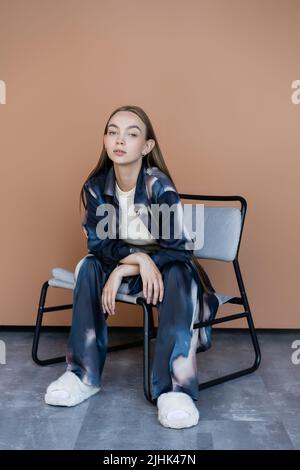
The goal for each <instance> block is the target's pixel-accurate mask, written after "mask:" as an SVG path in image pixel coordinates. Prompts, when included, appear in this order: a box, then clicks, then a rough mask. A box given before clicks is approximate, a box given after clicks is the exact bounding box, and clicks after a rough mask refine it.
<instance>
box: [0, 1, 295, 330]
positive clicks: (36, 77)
mask: <svg viewBox="0 0 300 470" xmlns="http://www.w3.org/2000/svg"><path fill="white" fill-rule="evenodd" d="M299 14H300V3H299V1H297V0H295V1H284V0H281V1H279V0H270V1H264V0H257V1H251V2H250V1H232V0H219V1H211V0H208V1H202V0H193V1H192V0H186V1H184V2H183V1H176V0H163V1H162V0H151V1H150V2H149V1H144V0H142V1H141V0H135V1H132V0H127V1H121V0H119V1H109V2H106V1H102V0H88V1H84V0H55V1H53V0H45V1H43V2H41V1H40V0H26V1H23V0H19V1H16V0H0V79H1V80H4V81H5V83H6V86H7V97H6V104H5V105H0V132H1V136H0V151H1V193H2V194H1V196H2V197H1V201H2V206H1V207H2V209H1V214H2V230H1V249H2V250H1V319H0V323H1V324H4V325H32V324H33V323H34V321H35V317H36V308H37V302H38V298H39V292H40V287H41V284H42V282H43V281H45V280H46V279H48V278H49V275H50V270H51V268H52V267H54V266H63V267H65V268H67V269H70V270H72V269H74V267H75V265H76V263H77V262H78V261H79V259H80V258H82V257H83V256H84V255H85V254H86V241H85V238H84V234H83V232H82V230H81V226H80V217H79V211H78V194H79V190H80V188H81V184H82V182H83V180H84V178H85V177H86V175H87V174H88V173H89V171H90V170H91V168H92V167H93V166H94V165H95V164H96V162H97V159H98V156H99V153H100V148H101V146H102V133H103V128H104V125H105V122H106V119H107V118H108V116H109V113H110V112H111V111H112V110H113V109H114V108H115V107H117V106H120V105H123V104H135V105H139V106H141V107H143V108H144V109H145V111H146V112H148V113H149V116H150V118H151V120H152V122H153V125H154V128H155V129H156V132H157V136H158V138H159V142H160V145H161V147H162V150H163V153H164V156H165V159H166V161H167V163H168V166H169V169H170V172H171V174H172V175H173V177H174V178H175V181H176V184H177V187H178V188H179V191H180V192H191V193H202V194H241V195H243V196H244V197H246V199H247V200H248V203H249V210H248V215H247V219H246V224H245V232H244V240H243V244H242V246H241V252H240V262H241V267H242V270H243V273H244V280H245V284H246V287H247V291H248V296H249V301H250V304H251V306H252V310H253V315H254V319H255V323H256V326H258V327H265V328H269V327H273V328H299V327H300V321H299V313H298V292H299V286H298V265H299V254H298V252H299V250H298V233H299V184H298V180H299V170H300V164H299V153H300V104H299V105H294V104H292V102H291V94H292V89H291V83H292V81H293V80H296V79H300V61H299V44H300V20H299V18H300V15H299ZM203 266H204V267H205V268H206V269H207V271H208V273H209V275H210V277H211V280H212V282H213V284H214V285H215V287H216V288H217V289H218V290H220V291H223V292H231V291H232V289H233V284H232V281H233V275H232V274H233V271H232V269H231V267H230V266H228V265H227V264H224V265H223V264H220V263H219V264H217V263H214V262H205V263H204V262H203ZM71 300H72V298H71V293H70V292H62V291H59V290H53V289H52V292H50V295H49V302H48V305H50V304H53V303H58V302H61V301H67V302H69V301H71ZM238 310H239V309H237V308H232V307H231V309H229V308H228V307H226V308H224V312H229V311H238ZM48 315H49V323H52V324H59V323H60V324H69V320H70V312H64V313H59V314H58V313H55V314H54V313H52V314H48ZM50 315H51V317H50ZM50 318H51V321H50ZM140 318H141V317H140V314H139V313H138V312H137V310H136V308H133V309H132V308H130V307H128V306H127V305H124V306H119V307H118V315H117V316H116V317H115V318H114V319H113V320H110V323H111V324H128V325H137V324H140ZM230 326H238V325H237V324H236V325H233V324H230ZM240 326H243V324H241V325H240Z"/></svg>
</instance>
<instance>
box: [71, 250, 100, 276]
mask: <svg viewBox="0 0 300 470" xmlns="http://www.w3.org/2000/svg"><path fill="white" fill-rule="evenodd" d="M99 263H100V261H99V260H98V259H97V258H96V256H95V255H93V254H92V253H89V254H88V255H86V256H84V257H83V258H82V259H81V260H80V261H79V262H78V263H77V265H76V268H75V273H74V276H75V282H76V281H77V278H78V276H79V272H81V271H82V270H83V271H86V274H87V275H89V274H93V273H94V270H95V266H98V264H99Z"/></svg>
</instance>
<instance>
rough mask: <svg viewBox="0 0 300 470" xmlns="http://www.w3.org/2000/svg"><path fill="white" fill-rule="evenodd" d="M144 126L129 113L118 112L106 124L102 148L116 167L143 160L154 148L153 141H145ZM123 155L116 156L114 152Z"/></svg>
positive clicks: (136, 117)
mask: <svg viewBox="0 0 300 470" xmlns="http://www.w3.org/2000/svg"><path fill="white" fill-rule="evenodd" d="M145 136H146V126H145V124H144V123H143V121H142V120H141V119H140V118H139V117H138V116H137V115H136V114H134V113H132V112H130V111H118V112H117V113H116V114H114V115H113V116H112V117H111V119H110V120H109V122H108V126H107V134H105V135H104V146H105V148H106V152H107V155H108V157H109V158H110V159H111V160H112V161H113V162H115V163H117V164H118V165H122V164H128V163H132V162H135V161H137V160H139V159H141V158H143V156H142V154H144V155H146V154H147V153H149V152H150V151H151V149H152V148H153V147H154V140H152V139H149V140H147V141H146V139H145ZM120 149H122V150H124V152H125V153H123V154H119V155H118V154H117V153H116V150H120Z"/></svg>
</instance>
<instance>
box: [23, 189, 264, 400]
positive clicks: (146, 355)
mask: <svg viewBox="0 0 300 470" xmlns="http://www.w3.org/2000/svg"><path fill="white" fill-rule="evenodd" d="M179 196H180V197H181V198H182V199H191V200H198V201H238V202H239V203H240V204H241V231H240V238H239V242H238V247H237V251H236V256H235V258H234V260H233V261H232V263H233V266H234V271H235V276H236V280H237V284H238V287H239V291H240V297H234V298H232V299H230V300H228V301H227V302H226V303H230V304H240V305H242V306H243V308H244V311H243V312H241V313H236V314H233V315H226V316H223V317H221V318H215V319H214V320H210V321H206V322H198V323H195V324H194V327H193V328H194V329H197V328H201V327H206V326H210V325H216V324H218V323H225V322H229V321H233V320H238V319H240V318H246V320H247V322H248V327H249V333H250V337H251V341H252V345H253V348H254V352H255V358H254V362H253V364H252V366H251V367H248V368H246V369H242V370H238V371H236V372H234V373H231V374H228V375H224V376H222V377H218V378H216V379H213V380H209V381H207V382H203V383H199V390H203V389H205V388H208V387H211V386H213V385H217V384H221V383H224V382H227V381H228V380H232V379H235V378H238V377H241V376H243V375H246V374H250V373H252V372H254V371H255V370H256V369H257V368H258V367H259V364H260V361H261V353H260V347H259V343H258V339H257V334H256V330H255V327H254V322H253V318H252V314H251V310H250V306H249V302H248V298H247V294H246V290H245V286H244V282H243V278H242V274H241V270H240V266H239V262H238V254H239V248H240V243H241V239H242V233H243V227H244V222H245V216H246V211H247V202H246V200H245V199H244V197H242V196H207V195H192V194H179ZM48 287H49V284H48V281H46V282H44V284H43V286H42V289H41V294H40V300H39V306H38V313H37V320H36V326H35V330H34V337H33V345H32V359H33V361H34V362H35V363H36V364H38V365H40V366H46V365H48V364H55V363H58V362H65V360H66V359H65V356H61V357H54V358H51V359H39V357H38V346H39V340H40V334H41V329H42V322H43V315H44V313H46V312H55V311H58V310H59V311H60V310H67V309H71V308H72V307H73V304H66V305H58V306H52V307H45V302H46V295H47V290H48ZM116 301H117V302H121V303H128V304H130V305H135V304H133V303H131V302H126V301H124V300H116ZM136 304H137V305H140V306H141V307H142V309H143V339H142V340H138V341H133V342H130V343H125V344H120V345H115V346H108V348H107V352H112V351H118V350H124V349H128V348H132V347H136V346H141V345H143V384H144V394H145V397H146V399H147V400H148V401H149V402H150V403H152V404H153V405H156V402H157V399H153V398H152V396H151V391H150V390H151V389H150V379H151V375H150V373H151V368H150V346H151V345H150V341H151V339H155V337H156V328H155V327H154V319H153V310H152V304H151V303H150V304H147V303H146V300H145V299H144V298H143V297H139V298H137V300H136ZM107 316H108V314H107V313H106V318H107ZM197 352H198V351H197Z"/></svg>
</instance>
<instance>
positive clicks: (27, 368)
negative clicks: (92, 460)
mask: <svg viewBox="0 0 300 470" xmlns="http://www.w3.org/2000/svg"><path fill="white" fill-rule="evenodd" d="M126 334H127V338H126V339H131V337H130V338H129V336H128V333H126ZM258 336H259V341H260V345H261V350H262V363H261V366H260V368H259V369H258V370H257V371H256V372H255V373H253V374H251V375H248V376H244V377H241V378H239V379H235V380H233V381H231V382H227V383H225V384H221V385H217V386H214V387H211V388H209V389H206V390H203V391H201V395H200V399H199V400H198V402H197V406H198V408H199V411H200V421H199V424H198V425H197V426H195V427H192V428H189V429H182V430H175V429H167V428H164V427H163V426H161V425H160V423H159V422H158V420H157V409H156V407H155V406H153V405H151V404H150V403H149V402H147V401H146V399H145V398H144V394H143V386H142V349H141V347H137V348H133V349H129V350H126V351H118V352H113V353H109V354H108V356H107V359H106V364H105V368H104V372H103V376H102V390H101V391H100V393H98V394H97V395H95V396H94V397H92V398H90V399H89V400H87V401H86V402H84V403H82V404H81V405H78V406H76V407H74V408H64V407H52V406H48V405H46V404H45V403H44V401H43V397H44V392H45V389H46V388H47V386H48V384H49V383H50V382H51V381H52V380H55V379H56V378H57V377H58V376H59V375H60V374H62V373H63V372H64V370H65V365H64V364H56V365H51V366H47V367H39V366H37V365H36V364H35V363H34V362H33V361H32V359H31V343H32V333H31V332H16V331H4V332H1V333H0V339H1V340H4V341H5V344H6V364H5V365H0V374H1V382H0V393H1V402H0V418H1V419H0V449H111V450H115V449H120V450H121V449H162V450H164V449H186V450H195V449H300V416H299V414H300V413H299V412H300V365H294V364H293V363H292V361H291V354H292V352H293V349H291V344H292V342H293V341H294V340H295V339H300V333H298V332H274V333H266V332H260V333H259V334H258ZM132 337H133V335H132ZM66 339H67V333H64V332H47V333H44V336H43V338H42V343H41V352H40V356H41V357H46V356H47V357H49V355H53V353H54V354H55V355H56V354H57V353H58V354H60V353H64V348H65V344H66ZM110 341H111V344H112V343H113V342H115V343H117V342H120V341H122V334H120V333H118V334H117V335H116V333H115V332H113V333H111V336H110ZM154 344H155V343H153V346H154ZM252 359H253V352H252V349H251V345H250V341H249V336H248V335H247V334H246V333H244V332H225V331H221V332H219V331H215V332H214V333H213V347H212V348H211V349H210V350H209V351H207V352H205V353H199V354H198V370H199V379H200V380H201V381H203V380H206V379H208V378H214V377H216V376H217V375H220V374H222V375H223V374H225V373H230V372H233V371H234V370H237V369H240V368H244V367H246V366H249V365H250V363H251V362H252Z"/></svg>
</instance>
